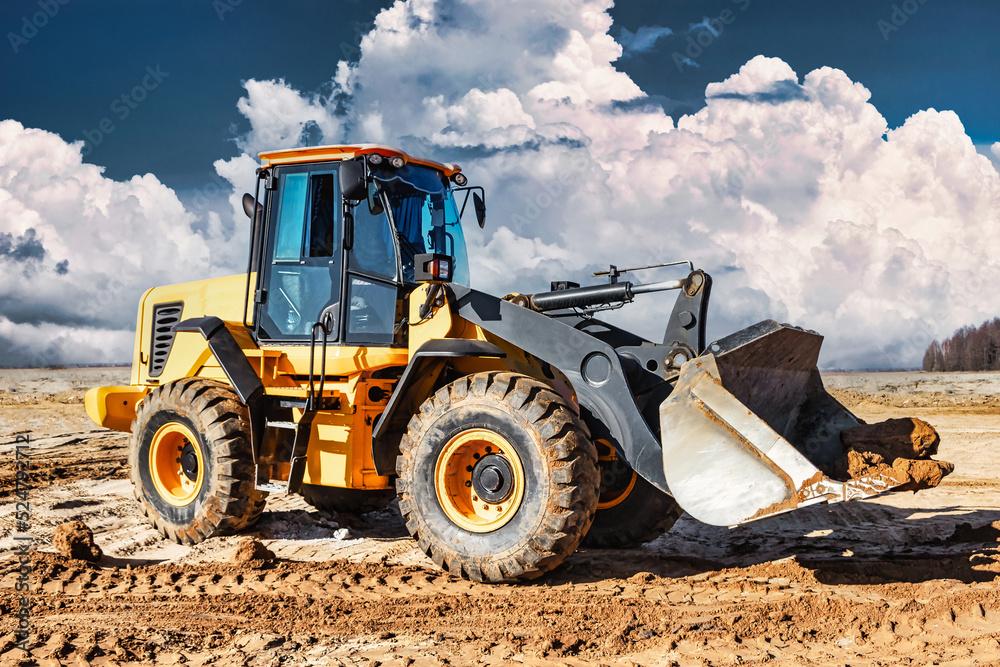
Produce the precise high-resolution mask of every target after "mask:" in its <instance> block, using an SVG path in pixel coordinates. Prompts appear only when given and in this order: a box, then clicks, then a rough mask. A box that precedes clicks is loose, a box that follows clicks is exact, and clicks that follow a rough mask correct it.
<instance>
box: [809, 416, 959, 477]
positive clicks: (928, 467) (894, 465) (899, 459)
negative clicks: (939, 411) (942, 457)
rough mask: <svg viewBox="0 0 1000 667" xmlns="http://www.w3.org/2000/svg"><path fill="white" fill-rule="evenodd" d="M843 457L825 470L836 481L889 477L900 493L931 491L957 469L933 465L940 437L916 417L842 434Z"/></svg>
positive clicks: (881, 423)
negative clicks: (921, 490)
mask: <svg viewBox="0 0 1000 667" xmlns="http://www.w3.org/2000/svg"><path fill="white" fill-rule="evenodd" d="M840 440H841V442H842V443H843V444H844V448H845V450H846V451H845V452H844V455H843V456H842V457H841V458H840V459H838V460H837V461H836V462H834V464H833V465H832V466H831V467H830V468H829V470H825V471H824V472H826V473H827V474H829V475H830V476H831V477H834V478H835V479H841V480H848V479H862V478H865V477H880V476H881V477H888V478H890V479H892V480H894V481H895V482H896V484H898V485H899V488H900V490H906V491H917V490H919V489H929V488H933V487H935V486H937V485H938V484H940V483H941V480H942V479H944V477H945V476H946V475H948V474H950V473H951V472H952V471H953V470H954V469H955V466H954V465H953V464H951V463H948V462H946V461H932V460H931V458H930V457H931V456H932V455H934V454H937V450H938V445H939V444H940V442H941V437H940V436H939V435H938V432H937V431H936V430H935V429H934V427H933V426H931V425H930V424H928V423H927V422H925V421H923V420H922V419H916V418H913V417H907V418H903V419H889V420H887V421H884V422H879V423H877V424H861V425H860V426H855V427H854V428H850V429H847V430H845V431H844V432H843V433H841V434H840Z"/></svg>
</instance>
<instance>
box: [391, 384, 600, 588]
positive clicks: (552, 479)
mask: <svg viewBox="0 0 1000 667" xmlns="http://www.w3.org/2000/svg"><path fill="white" fill-rule="evenodd" d="M400 451H401V455H400V456H399V458H398V459H397V463H396V470H397V472H398V474H399V478H398V480H397V482H396V488H397V491H398V493H399V497H400V502H399V509H400V512H401V513H402V515H403V519H404V521H405V522H406V528H407V530H408V531H409V532H410V534H411V535H412V536H413V537H414V538H416V540H417V542H418V543H419V545H420V548H421V549H422V550H423V551H424V553H426V554H427V555H428V556H429V557H430V558H431V560H433V561H434V563H436V564H437V565H438V566H439V567H441V568H443V569H445V570H447V571H448V572H450V573H451V574H453V575H456V576H460V577H465V578H468V579H473V580H475V581H486V582H501V581H513V580H521V579H532V578H534V577H537V576H540V575H541V574H543V573H544V572H547V571H549V570H551V569H552V568H554V567H556V566H557V565H558V564H559V563H561V562H562V560H563V559H564V558H565V557H566V556H568V555H569V554H571V553H572V552H573V551H574V550H576V548H577V546H578V545H579V543H580V540H581V539H582V538H583V536H584V535H585V534H586V532H587V529H588V528H589V527H590V524H591V521H592V520H593V517H594V509H595V507H596V506H597V489H598V474H597V450H596V449H595V448H594V445H593V443H591V442H590V440H589V439H588V438H587V436H586V431H585V430H584V427H583V426H582V424H581V423H580V421H579V419H578V417H577V416H576V414H575V413H574V412H573V411H572V409H571V408H570V407H569V405H567V403H566V402H565V401H564V400H563V398H562V397H560V396H559V395H558V394H557V393H555V392H554V391H552V389H551V388H550V387H549V386H547V385H545V384H543V383H541V382H539V381H537V380H535V379H533V378H530V377H527V376H524V375H518V374H514V373H496V372H491V373H478V374H476V375H470V376H466V377H464V378H460V379H459V380H456V381H455V382H453V383H451V384H450V385H448V386H446V387H443V388H441V389H440V390H438V392H437V393H435V394H434V395H433V396H432V397H430V398H428V399H427V400H426V401H424V403H423V405H421V407H420V412H419V413H418V414H416V415H414V417H413V418H412V419H411V420H410V423H409V425H408V426H407V432H406V434H405V436H404V437H403V439H402V442H401V444H400Z"/></svg>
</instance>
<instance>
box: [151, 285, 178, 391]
mask: <svg viewBox="0 0 1000 667" xmlns="http://www.w3.org/2000/svg"><path fill="white" fill-rule="evenodd" d="M183 309H184V302H183V301H175V302H174V303H158V304H156V305H155V306H153V340H152V342H151V345H150V353H149V377H151V378H155V377H159V376H160V374H161V373H163V369H164V367H165V366H166V365H167V357H169V356H170V348H171V347H172V346H173V344H174V332H173V331H172V330H171V328H172V327H173V326H174V325H175V324H177V323H178V322H180V321H181V311H182V310H183Z"/></svg>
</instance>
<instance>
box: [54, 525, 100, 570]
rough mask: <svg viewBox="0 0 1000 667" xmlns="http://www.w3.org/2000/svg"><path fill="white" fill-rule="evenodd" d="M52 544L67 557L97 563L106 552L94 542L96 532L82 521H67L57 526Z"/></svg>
mask: <svg viewBox="0 0 1000 667" xmlns="http://www.w3.org/2000/svg"><path fill="white" fill-rule="evenodd" d="M52 546H54V547H55V548H56V551H58V552H59V553H60V554H62V555H63V556H65V557H66V558H73V559H77V560H86V561H90V562H92V563H96V562H97V561H99V560H101V556H103V555H104V553H103V552H102V551H101V548H100V547H99V546H97V545H96V544H95V543H94V533H93V531H91V530H90V528H88V527H87V524H85V523H84V522H82V521H67V522H66V523H63V524H60V525H58V526H56V529H55V532H54V533H53V534H52Z"/></svg>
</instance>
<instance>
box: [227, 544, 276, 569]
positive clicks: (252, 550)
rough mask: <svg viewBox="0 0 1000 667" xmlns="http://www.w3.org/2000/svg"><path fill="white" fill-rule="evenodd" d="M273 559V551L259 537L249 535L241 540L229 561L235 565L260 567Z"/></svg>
mask: <svg viewBox="0 0 1000 667" xmlns="http://www.w3.org/2000/svg"><path fill="white" fill-rule="evenodd" d="M273 560H274V552H273V551H271V550H270V549H268V548H267V547H265V546H264V544H263V543H262V542H261V541H260V540H258V539H257V538H255V537H248V538H246V539H242V540H240V543H239V544H238V545H237V546H236V553H234V554H233V557H232V558H230V559H229V562H230V563H232V564H233V565H243V566H250V567H254V566H257V567H259V566H261V565H263V564H264V563H268V562H271V561H273Z"/></svg>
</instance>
